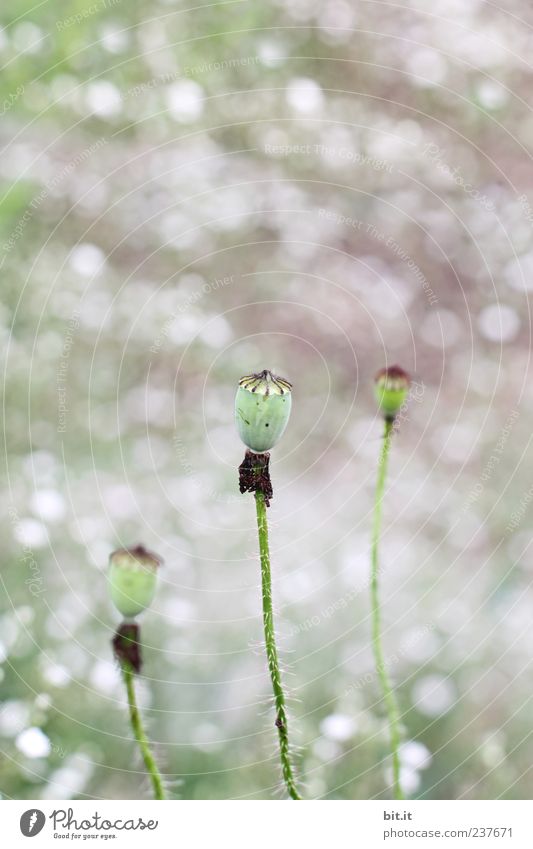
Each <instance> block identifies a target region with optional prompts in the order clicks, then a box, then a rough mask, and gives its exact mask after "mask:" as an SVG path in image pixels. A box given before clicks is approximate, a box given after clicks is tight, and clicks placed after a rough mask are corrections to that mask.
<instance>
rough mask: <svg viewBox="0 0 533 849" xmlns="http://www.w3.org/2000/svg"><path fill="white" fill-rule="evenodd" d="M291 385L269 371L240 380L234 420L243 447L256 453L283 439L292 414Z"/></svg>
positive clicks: (266, 449)
mask: <svg viewBox="0 0 533 849" xmlns="http://www.w3.org/2000/svg"><path fill="white" fill-rule="evenodd" d="M291 390H292V385H291V384H290V383H289V382H288V380H284V379H283V378H282V377H276V375H275V374H272V372H270V371H267V370H266V369H265V370H264V371H262V372H259V374H247V375H245V377H241V379H240V380H239V388H238V390H237V395H236V397H235V421H236V423H237V430H238V431H239V436H240V437H241V439H242V441H243V442H244V444H245V445H246V446H247V447H248V448H249V449H250V450H251V451H254V452H255V453H256V454H262V453H263V452H264V451H270V449H271V448H273V447H274V445H276V443H277V442H278V441H279V440H280V438H281V436H282V435H283V432H284V430H285V428H286V427H287V422H288V421H289V415H290V412H291Z"/></svg>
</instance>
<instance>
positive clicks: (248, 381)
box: [239, 369, 292, 395]
mask: <svg viewBox="0 0 533 849" xmlns="http://www.w3.org/2000/svg"><path fill="white" fill-rule="evenodd" d="M239 386H242V388H243V389H247V390H248V391H249V392H257V393H258V394H259V395H285V394H286V393H287V392H290V391H291V389H292V383H289V381H288V380H285V378H284V377H278V376H277V375H276V374H272V372H271V371H269V370H268V369H264V370H263V371H260V372H258V374H245V375H244V377H241V379H240V380H239Z"/></svg>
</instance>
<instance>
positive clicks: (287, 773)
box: [255, 492, 302, 799]
mask: <svg viewBox="0 0 533 849" xmlns="http://www.w3.org/2000/svg"><path fill="white" fill-rule="evenodd" d="M255 506H256V512H257V532H258V534H259V552H260V556H261V584H262V595H263V626H264V630H265V644H266V653H267V661H268V671H269V672H270V679H271V681H272V689H273V691H274V701H275V704H276V728H277V729H278V737H279V749H280V758H281V770H282V773H283V780H284V781H285V784H286V787H287V790H288V793H289V796H290V797H291V799H301V798H302V797H301V796H300V794H299V792H298V790H297V788H296V782H295V779H294V775H293V771H292V765H291V758H290V747H289V731H288V726H287V710H286V707H285V695H284V693H283V688H282V686H281V673H280V669H279V659H278V651H277V648H276V637H275V633H274V616H273V612H272V577H271V573H270V549H269V545H268V524H267V512H266V503H265V496H264V494H263V493H262V492H256V493H255Z"/></svg>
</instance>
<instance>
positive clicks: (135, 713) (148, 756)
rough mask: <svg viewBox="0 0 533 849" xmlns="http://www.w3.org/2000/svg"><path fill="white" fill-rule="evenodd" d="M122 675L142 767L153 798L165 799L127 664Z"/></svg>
mask: <svg viewBox="0 0 533 849" xmlns="http://www.w3.org/2000/svg"><path fill="white" fill-rule="evenodd" d="M122 674H123V676H124V683H125V684H126V692H127V694H128V706H129V709H130V721H131V727H132V729H133V734H134V736H135V739H136V740H137V743H138V744H139V749H140V750H141V755H142V757H143V760H144V765H145V767H146V769H147V771H148V773H149V774H150V779H151V781H152V785H153V788H154V796H155V798H156V799H165V798H166V797H165V788H164V787H163V779H162V778H161V773H160V772H159V769H158V768H157V764H156V762H155V758H154V756H153V754H152V750H151V749H150V743H149V742H148V737H147V736H146V733H145V730H144V728H143V724H142V719H141V714H140V713H139V708H138V707H137V700H136V698H135V683H134V671H133V669H132V667H131V666H130V665H129V664H128V663H123V664H122Z"/></svg>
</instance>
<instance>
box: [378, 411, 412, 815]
mask: <svg viewBox="0 0 533 849" xmlns="http://www.w3.org/2000/svg"><path fill="white" fill-rule="evenodd" d="M393 430H394V422H393V421H392V420H390V419H387V420H386V421H385V435H384V438H383V445H382V447H381V452H380V456H379V467H378V479H377V485H376V500H375V505H374V524H373V529H372V568H371V581H370V594H371V603H372V647H373V650H374V660H375V663H376V670H377V674H378V677H379V681H380V684H381V689H382V691H383V698H384V701H385V707H386V709H387V715H388V720H389V733H390V746H391V753H392V776H393V789H394V798H395V799H404V798H405V796H404V794H403V791H402V786H401V782H400V756H399V747H400V721H399V712H398V706H397V704H396V698H395V696H394V692H393V689H392V686H391V682H390V679H389V676H388V674H387V669H386V665H385V658H384V655H383V645H382V642H381V611H380V606H379V591H378V576H379V541H380V536H381V516H382V508H383V496H384V494H385V480H386V478H387V467H388V461H389V454H390V446H391V441H392V434H393Z"/></svg>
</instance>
